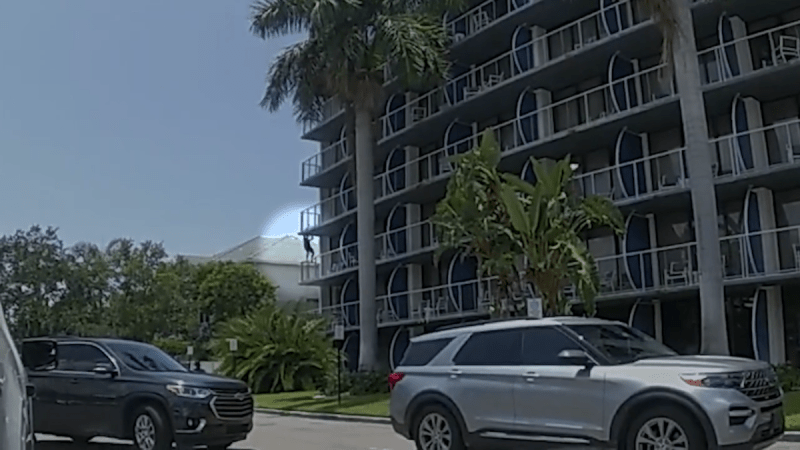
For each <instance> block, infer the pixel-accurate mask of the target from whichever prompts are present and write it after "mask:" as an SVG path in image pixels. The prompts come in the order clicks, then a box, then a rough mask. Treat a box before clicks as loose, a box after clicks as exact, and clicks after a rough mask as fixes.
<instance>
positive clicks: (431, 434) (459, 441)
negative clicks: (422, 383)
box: [414, 405, 466, 450]
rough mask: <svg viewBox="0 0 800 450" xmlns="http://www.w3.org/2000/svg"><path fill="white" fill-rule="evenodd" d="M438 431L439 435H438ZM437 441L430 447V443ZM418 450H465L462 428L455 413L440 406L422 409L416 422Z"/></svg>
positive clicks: (415, 432)
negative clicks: (454, 415)
mask: <svg viewBox="0 0 800 450" xmlns="http://www.w3.org/2000/svg"><path fill="white" fill-rule="evenodd" d="M437 431H438V433H437ZM431 440H433V441H435V442H434V443H433V445H432V446H430V447H429V446H428V445H429V443H430V441H431ZM414 443H415V444H416V445H417V450H465V449H466V446H465V445H464V439H463V436H461V428H460V427H459V425H458V422H457V421H456V419H455V417H453V413H451V412H450V411H449V410H448V409H447V408H445V407H443V406H440V405H430V406H426V407H424V408H422V411H421V412H420V413H419V414H418V415H417V418H416V420H415V421H414Z"/></svg>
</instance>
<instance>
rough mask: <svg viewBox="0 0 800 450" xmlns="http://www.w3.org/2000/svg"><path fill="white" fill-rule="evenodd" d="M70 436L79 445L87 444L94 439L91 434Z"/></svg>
mask: <svg viewBox="0 0 800 450" xmlns="http://www.w3.org/2000/svg"><path fill="white" fill-rule="evenodd" d="M69 438H70V439H72V442H73V443H75V444H79V445H86V444H88V443H89V441H90V440H92V437H91V436H70V437H69Z"/></svg>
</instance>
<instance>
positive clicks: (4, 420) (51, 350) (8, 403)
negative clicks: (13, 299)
mask: <svg viewBox="0 0 800 450" xmlns="http://www.w3.org/2000/svg"><path fill="white" fill-rule="evenodd" d="M40 350H42V351H43V352H42V354H41V355H38V356H41V357H42V359H41V361H37V363H39V362H40V363H42V364H46V363H48V362H51V361H55V356H56V354H55V344H54V343H51V342H44V343H43V344H42V347H40V348H39V349H36V351H37V353H38V352H39V351H40ZM38 356H37V357H36V359H39V357H38ZM33 395H34V392H33V388H32V387H31V386H30V385H29V384H28V377H27V375H26V373H25V367H24V366H23V363H22V360H21V359H20V356H19V353H18V352H17V347H16V345H15V344H14V340H13V339H12V338H11V333H9V331H8V325H7V324H6V319H5V316H4V314H3V305H2V304H0V449H2V450H32V449H33V445H34V436H33V416H32V411H33V409H32V408H31V398H32V397H33Z"/></svg>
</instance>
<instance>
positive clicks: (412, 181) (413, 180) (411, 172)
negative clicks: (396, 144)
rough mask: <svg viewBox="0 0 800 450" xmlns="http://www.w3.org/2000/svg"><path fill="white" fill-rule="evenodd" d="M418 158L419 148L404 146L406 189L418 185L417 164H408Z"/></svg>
mask: <svg viewBox="0 0 800 450" xmlns="http://www.w3.org/2000/svg"><path fill="white" fill-rule="evenodd" d="M417 158H419V147H412V146H410V145H408V146H406V166H405V167H406V189H408V188H409V187H411V186H414V185H416V184H418V183H419V182H420V181H421V179H420V173H419V166H420V165H419V164H410V162H411V161H416V159H417Z"/></svg>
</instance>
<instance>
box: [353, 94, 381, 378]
mask: <svg viewBox="0 0 800 450" xmlns="http://www.w3.org/2000/svg"><path fill="white" fill-rule="evenodd" d="M355 116H356V117H355V119H356V120H355V122H356V123H355V124H356V149H355V158H356V174H355V175H356V183H355V186H356V196H357V197H356V202H357V205H358V210H357V212H356V215H357V220H356V225H357V229H358V298H359V306H360V308H359V312H360V318H359V320H360V324H361V326H360V333H359V338H360V348H359V352H358V370H359V371H373V370H377V369H378V364H377V360H378V320H377V316H376V309H377V308H376V306H377V305H376V303H375V302H376V300H375V196H374V194H373V174H372V172H373V161H372V160H373V154H372V150H373V142H374V140H373V129H372V114H371V113H370V110H369V109H367V108H359V107H358V106H356V108H355Z"/></svg>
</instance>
